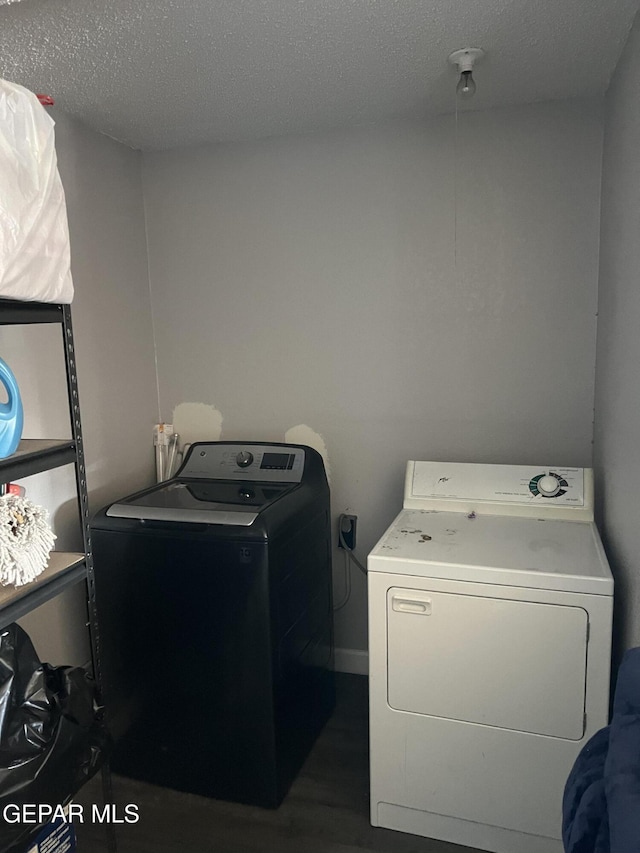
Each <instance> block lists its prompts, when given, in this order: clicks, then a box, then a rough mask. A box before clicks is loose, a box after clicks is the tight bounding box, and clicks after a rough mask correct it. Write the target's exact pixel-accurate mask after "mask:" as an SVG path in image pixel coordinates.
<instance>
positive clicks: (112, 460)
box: [2, 112, 157, 663]
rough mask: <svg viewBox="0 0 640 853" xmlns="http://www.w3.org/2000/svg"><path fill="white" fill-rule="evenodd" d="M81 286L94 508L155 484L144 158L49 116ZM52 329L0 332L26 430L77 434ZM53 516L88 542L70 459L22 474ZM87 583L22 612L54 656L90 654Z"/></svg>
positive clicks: (78, 332)
mask: <svg viewBox="0 0 640 853" xmlns="http://www.w3.org/2000/svg"><path fill="white" fill-rule="evenodd" d="M53 115H54V118H55V120H56V150H57V153H58V166H59V171H60V175H61V177H62V182H63V185H64V188H65V194H66V199H67V209H68V217H69V230H70V238H71V268H72V273H73V278H74V284H75V298H74V301H73V305H72V316H73V325H74V335H75V343H76V355H77V369H78V383H79V394H80V407H81V417H82V425H83V434H84V439H85V452H86V461H87V482H88V487H89V492H90V499H91V507H92V509H94V510H95V509H98V508H99V507H100V506H101V505H102V504H104V503H106V502H107V501H109V500H110V499H113V498H115V497H117V496H119V495H122V494H124V493H126V492H128V491H132V490H134V489H135V488H140V487H142V486H143V485H146V484H147V483H149V482H151V478H152V474H153V453H152V447H151V426H152V424H153V423H155V421H156V418H157V394H156V377H155V364H154V350H153V337H152V326H151V311H150V304H149V282H148V269H147V257H146V243H145V229H144V214H143V205H142V187H141V174H140V160H141V155H140V154H139V153H138V152H134V151H131V150H130V149H128V148H125V147H124V146H122V145H119V144H117V143H115V142H113V141H112V140H110V139H108V138H107V137H105V136H100V135H98V134H96V133H94V132H92V131H90V130H87V129H86V128H83V127H82V126H81V125H79V124H77V123H75V122H73V121H72V120H70V119H69V118H68V117H66V116H65V115H63V114H60V113H57V112H54V113H53ZM61 341H62V337H61V334H60V330H59V329H58V328H57V327H19V328H5V329H3V330H2V352H3V357H4V358H6V360H7V361H8V362H9V363H10V364H11V366H12V368H14V370H15V372H16V375H17V377H18V381H19V384H20V388H21V392H22V396H23V402H24V405H25V430H24V436H25V437H26V438H36V437H42V436H44V437H64V436H67V435H70V426H69V417H68V410H67V408H66V406H67V404H66V386H65V374H64V361H63V351H62V344H61ZM24 485H26V486H27V489H28V496H29V497H30V498H31V499H33V500H36V501H37V502H41V503H42V504H43V505H45V506H47V508H48V509H49V510H50V512H51V516H52V521H53V523H54V529H55V532H56V533H57V535H58V542H57V543H56V547H58V548H60V549H77V550H82V541H81V538H80V535H79V525H78V522H77V518H78V516H77V509H76V506H77V505H76V502H75V497H74V496H75V487H74V476H73V471H72V469H71V468H69V467H67V468H64V469H60V470H58V471H55V472H51V473H48V474H45V475H39V476H38V477H32V478H28V479H27V480H25V481H24ZM85 615H86V610H85V609H84V604H83V595H82V589H81V588H80V587H77V588H75V589H73V590H71V591H70V592H69V593H68V594H66V595H65V596H64V598H61V599H58V600H56V601H55V602H52V603H50V604H48V605H46V606H45V607H42V608H39V609H38V610H37V611H35V612H34V613H33V614H32V615H31V616H29V617H27V618H26V619H25V620H23V624H24V625H25V627H26V628H27V630H28V631H29V633H30V634H31V636H32V639H33V640H34V642H35V644H36V646H37V648H38V650H39V652H40V654H41V655H43V656H44V657H45V658H46V659H47V660H53V661H54V662H57V661H59V662H65V663H81V662H83V661H86V660H87V659H88V647H87V646H86V643H85V639H86V631H85V629H84V627H83V625H84V622H85Z"/></svg>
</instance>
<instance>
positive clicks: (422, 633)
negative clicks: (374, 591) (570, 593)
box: [387, 587, 588, 740]
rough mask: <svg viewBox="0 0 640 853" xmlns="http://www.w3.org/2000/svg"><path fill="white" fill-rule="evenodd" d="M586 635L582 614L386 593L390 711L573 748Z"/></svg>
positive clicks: (580, 721) (554, 607) (580, 719)
mask: <svg viewBox="0 0 640 853" xmlns="http://www.w3.org/2000/svg"><path fill="white" fill-rule="evenodd" d="M587 626H588V616H587V612H586V611H585V610H584V609H582V608H581V607H571V606H566V605H559V604H546V603H541V602H529V601H514V600H509V599H503V598H492V597H488V596H476V595H463V594H450V593H443V592H430V591H425V590H413V589H402V588H399V587H394V588H392V589H389V590H388V592H387V644H388V647H387V651H388V664H389V668H388V685H387V687H388V702H389V705H390V706H391V707H392V708H394V709H397V710H399V711H410V712H412V713H417V714H428V715H430V716H435V717H445V718H447V719H453V720H461V721H466V722H470V723H480V724H482V725H487V726H496V727H499V728H505V729H513V730H515V731H522V732H532V733H535V734H543V735H550V736H552V737H559V738H568V739H571V740H579V739H580V738H581V737H582V735H583V732H584V697H585V685H586V657H587Z"/></svg>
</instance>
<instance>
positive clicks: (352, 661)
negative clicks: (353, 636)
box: [334, 648, 369, 675]
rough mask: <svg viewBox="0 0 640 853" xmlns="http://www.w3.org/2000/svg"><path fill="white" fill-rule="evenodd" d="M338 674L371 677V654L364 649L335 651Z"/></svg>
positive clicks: (335, 666) (335, 667)
mask: <svg viewBox="0 0 640 853" xmlns="http://www.w3.org/2000/svg"><path fill="white" fill-rule="evenodd" d="M334 656H335V663H334V669H335V670H336V672H351V673H353V674H354V675H369V653H368V652H365V651H363V650H362V649H338V648H336V649H334Z"/></svg>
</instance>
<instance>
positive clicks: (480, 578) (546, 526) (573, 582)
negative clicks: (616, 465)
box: [368, 510, 613, 595]
mask: <svg viewBox="0 0 640 853" xmlns="http://www.w3.org/2000/svg"><path fill="white" fill-rule="evenodd" d="M368 568H369V571H370V572H387V573H392V574H402V575H415V576H418V577H432V578H448V579H451V580H463V581H475V582H477V583H493V584H502V585H503V586H518V587H528V588H532V589H554V590H566V591H569V592H586V593H595V594H598V595H613V578H612V576H611V570H610V569H609V565H608V563H607V558H606V556H605V554H604V549H603V547H602V543H601V541H600V536H599V535H598V531H597V529H596V526H595V525H594V524H593V523H592V522H576V521H555V520H542V519H530V518H505V517H502V516H483V515H479V516H476V517H474V518H469V517H468V516H467V515H466V514H465V513H457V512H429V511H425V510H403V511H402V512H401V513H400V515H399V516H398V517H397V518H396V520H395V521H394V522H393V524H392V525H391V527H390V528H389V529H388V530H387V532H386V533H385V534H384V536H383V537H382V539H381V540H380V541H379V542H378V544H377V545H376V546H375V548H374V549H373V551H372V552H371V553H370V555H369V561H368Z"/></svg>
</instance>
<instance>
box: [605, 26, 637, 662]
mask: <svg viewBox="0 0 640 853" xmlns="http://www.w3.org/2000/svg"><path fill="white" fill-rule="evenodd" d="M639 78H640V25H639V24H638V22H637V21H636V24H635V26H634V28H633V30H632V32H631V34H630V37H629V40H628V43H627V45H626V48H625V51H624V53H623V55H622V58H621V60H620V63H619V65H618V67H617V70H616V72H615V75H614V78H613V81H612V85H611V87H610V90H609V92H608V94H607V100H606V122H605V145H604V164H603V180H602V232H601V250H600V286H599V318H598V347H597V369H596V419H595V451H594V456H595V467H596V495H597V496H598V497H599V499H600V500H599V507H598V509H599V520H600V523H601V529H602V531H603V538H604V541H605V546H606V548H607V551H608V554H609V559H610V560H611V562H612V567H613V571H614V574H615V581H616V620H615V632H614V633H615V641H616V647H617V652H618V655H619V654H620V652H621V651H622V650H623V649H625V648H628V647H630V646H634V645H640V524H639V518H638V499H637V494H638V483H639V482H640V444H639V441H638V439H639V438H640V393H639V391H638V383H639V377H640V334H639V330H640V286H639V284H638V281H639V279H640V159H639V158H638V152H639V151H640V100H639V99H638V79H639Z"/></svg>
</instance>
